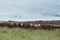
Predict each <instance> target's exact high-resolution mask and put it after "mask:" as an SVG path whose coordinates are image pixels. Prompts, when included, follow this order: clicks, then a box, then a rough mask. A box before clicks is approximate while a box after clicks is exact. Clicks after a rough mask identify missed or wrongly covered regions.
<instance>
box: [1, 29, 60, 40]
mask: <svg viewBox="0 0 60 40" xmlns="http://www.w3.org/2000/svg"><path fill="white" fill-rule="evenodd" d="M0 40H60V30H33V29H20V28H12V29H10V28H0Z"/></svg>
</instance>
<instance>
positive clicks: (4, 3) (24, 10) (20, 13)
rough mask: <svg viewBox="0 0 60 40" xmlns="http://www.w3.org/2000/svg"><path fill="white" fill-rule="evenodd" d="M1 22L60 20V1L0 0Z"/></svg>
mask: <svg viewBox="0 0 60 40" xmlns="http://www.w3.org/2000/svg"><path fill="white" fill-rule="evenodd" d="M0 20H15V21H30V20H60V0H0Z"/></svg>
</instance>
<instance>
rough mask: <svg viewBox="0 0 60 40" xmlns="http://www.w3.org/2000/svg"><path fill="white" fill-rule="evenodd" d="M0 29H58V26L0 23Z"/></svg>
mask: <svg viewBox="0 0 60 40" xmlns="http://www.w3.org/2000/svg"><path fill="white" fill-rule="evenodd" d="M0 27H8V28H14V27H15V28H17V27H18V28H26V29H27V28H29V29H48V30H53V29H60V27H59V26H51V25H45V24H34V23H0Z"/></svg>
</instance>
